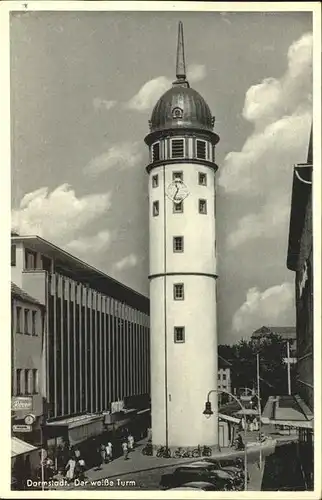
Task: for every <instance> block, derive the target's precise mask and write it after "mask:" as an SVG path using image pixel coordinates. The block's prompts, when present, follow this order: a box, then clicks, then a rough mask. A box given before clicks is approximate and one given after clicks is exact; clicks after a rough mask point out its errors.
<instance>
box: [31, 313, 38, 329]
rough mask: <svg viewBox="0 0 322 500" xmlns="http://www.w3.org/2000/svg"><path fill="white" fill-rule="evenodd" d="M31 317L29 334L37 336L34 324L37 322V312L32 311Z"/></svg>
mask: <svg viewBox="0 0 322 500" xmlns="http://www.w3.org/2000/svg"><path fill="white" fill-rule="evenodd" d="M31 315H32V330H31V333H32V335H37V323H36V320H37V311H32V312H31Z"/></svg>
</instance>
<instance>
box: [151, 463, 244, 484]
mask: <svg viewBox="0 0 322 500" xmlns="http://www.w3.org/2000/svg"><path fill="white" fill-rule="evenodd" d="M195 481H198V482H200V481H203V482H207V483H211V484H214V485H215V486H216V489H217V490H233V489H235V484H234V480H233V478H232V476H231V475H230V474H229V473H228V472H225V471H223V470H217V469H216V468H214V466H213V464H210V463H207V462H195V463H191V464H186V465H182V466H181V467H178V468H177V469H175V470H174V472H172V473H171V474H163V476H162V477H161V481H160V487H161V488H165V489H169V488H175V487H178V486H182V485H183V484H186V483H190V482H195Z"/></svg>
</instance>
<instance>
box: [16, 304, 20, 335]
mask: <svg viewBox="0 0 322 500" xmlns="http://www.w3.org/2000/svg"><path fill="white" fill-rule="evenodd" d="M16 332H17V333H21V307H17V308H16Z"/></svg>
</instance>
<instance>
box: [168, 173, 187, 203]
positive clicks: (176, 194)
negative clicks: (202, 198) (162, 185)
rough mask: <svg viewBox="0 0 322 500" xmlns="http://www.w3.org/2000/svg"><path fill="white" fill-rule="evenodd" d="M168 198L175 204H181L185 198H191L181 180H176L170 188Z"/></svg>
mask: <svg viewBox="0 0 322 500" xmlns="http://www.w3.org/2000/svg"><path fill="white" fill-rule="evenodd" d="M167 196H168V198H170V200H172V201H173V203H181V202H182V201H183V200H184V199H185V198H187V196H189V190H188V188H187V186H186V185H185V183H184V182H183V181H182V180H181V179H180V178H178V179H174V181H173V182H171V184H169V186H168V189H167Z"/></svg>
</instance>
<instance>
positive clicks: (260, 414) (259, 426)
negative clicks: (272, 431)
mask: <svg viewBox="0 0 322 500" xmlns="http://www.w3.org/2000/svg"><path fill="white" fill-rule="evenodd" d="M257 400H258V416H259V423H258V432H259V443H260V444H259V468H260V469H262V445H261V435H262V421H261V417H262V409H261V396H260V383H259V354H258V353H257Z"/></svg>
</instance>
